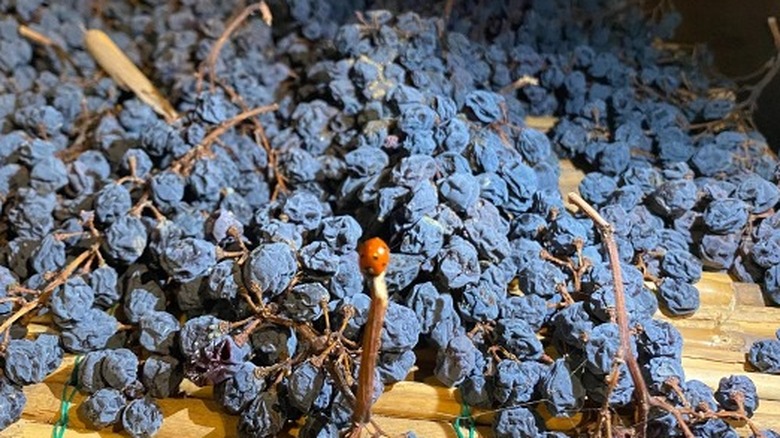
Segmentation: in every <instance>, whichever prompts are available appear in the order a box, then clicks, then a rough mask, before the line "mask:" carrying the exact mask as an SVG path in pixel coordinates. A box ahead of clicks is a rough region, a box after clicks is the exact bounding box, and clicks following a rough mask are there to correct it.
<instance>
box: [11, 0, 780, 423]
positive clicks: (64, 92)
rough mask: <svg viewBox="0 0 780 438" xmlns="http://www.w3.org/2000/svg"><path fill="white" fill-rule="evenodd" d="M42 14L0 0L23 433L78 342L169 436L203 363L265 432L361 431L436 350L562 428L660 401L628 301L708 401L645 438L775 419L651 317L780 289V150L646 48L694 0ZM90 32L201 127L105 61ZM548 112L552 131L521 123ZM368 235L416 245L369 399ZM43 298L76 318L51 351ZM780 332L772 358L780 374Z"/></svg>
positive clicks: (477, 388)
mask: <svg viewBox="0 0 780 438" xmlns="http://www.w3.org/2000/svg"><path fill="white" fill-rule="evenodd" d="M38 3H40V2H29V5H28V2H21V1H18V2H4V3H2V4H0V11H1V12H3V13H4V16H5V18H2V19H0V47H2V48H3V50H2V52H3V54H4V56H3V59H1V60H0V73H1V74H0V199H1V200H2V204H0V206H2V219H3V220H2V222H3V224H4V227H3V230H2V233H3V237H4V238H5V239H6V240H7V241H8V244H7V245H6V246H5V247H4V248H3V250H2V252H1V253H0V324H3V325H2V328H3V329H4V330H5V331H4V332H1V333H0V340H2V341H3V342H2V344H1V345H2V347H1V348H2V350H0V351H1V355H0V364H2V371H1V372H0V393H2V397H0V429H2V428H5V427H7V426H8V425H9V424H11V423H13V422H14V421H16V420H18V419H19V418H20V416H21V413H22V410H23V406H24V403H25V397H24V394H23V393H22V392H21V389H20V388H21V386H22V385H30V384H34V383H38V382H41V381H42V380H43V379H45V377H46V376H47V375H48V374H50V373H51V372H53V371H54V370H55V369H57V368H58V367H59V365H60V363H61V361H62V358H63V352H69V353H78V354H81V355H82V358H81V361H80V364H79V367H78V372H77V373H76V376H75V378H76V381H77V383H78V385H79V387H80V388H81V390H82V391H84V392H86V393H88V394H89V396H88V398H87V399H86V400H85V401H84V402H83V403H82V404H81V406H80V407H79V409H80V412H81V414H82V416H83V417H84V418H85V419H86V420H88V422H89V423H90V425H91V426H93V427H95V428H96V429H99V428H104V427H116V428H122V429H124V430H125V431H126V432H127V433H128V434H129V435H131V436H134V437H146V436H151V435H154V434H155V433H156V432H157V431H158V430H159V428H160V427H161V425H162V422H163V415H162V411H161V410H160V408H159V406H158V405H157V403H156V402H155V401H154V399H160V398H166V397H175V396H178V395H180V390H179V387H180V384H181V382H182V380H183V379H185V378H186V379H189V380H190V381H192V382H194V383H195V384H196V385H200V386H206V385H214V398H215V400H216V401H217V402H218V403H219V404H220V405H221V406H222V407H223V408H224V410H225V411H226V412H228V413H230V414H233V415H238V416H239V417H240V420H239V426H238V434H239V435H240V436H247V437H265V436H275V435H276V434H278V433H279V432H280V431H281V430H282V429H284V428H285V426H286V425H288V423H291V422H298V421H300V423H301V424H303V425H304V426H303V427H302V429H301V431H300V436H302V437H309V436H310V437H326V436H327V437H330V436H338V434H339V433H340V431H343V430H344V429H345V428H348V427H350V426H351V425H352V424H351V423H352V411H353V402H352V400H353V396H354V393H355V391H359V390H364V391H369V392H368V394H373V396H374V399H376V398H377V397H378V396H379V395H380V394H381V392H382V388H383V385H387V384H391V383H395V382H398V381H400V380H403V379H405V378H406V376H407V375H408V374H409V372H410V370H412V369H413V367H414V366H415V364H416V362H417V357H416V354H417V352H419V350H420V349H424V348H430V349H433V350H435V352H436V364H435V368H434V370H433V373H434V375H435V376H436V378H438V380H439V381H440V382H441V383H443V384H444V385H447V386H450V387H457V388H458V389H459V390H460V393H461V394H462V397H463V400H464V401H465V402H466V403H468V404H469V405H472V406H478V407H483V408H494V409H500V410H499V412H498V414H497V415H496V416H495V421H494V425H493V429H494V432H495V435H496V436H498V437H510V436H557V433H555V432H550V431H547V430H546V429H547V427H546V425H545V422H544V420H543V418H542V413H543V412H544V413H546V414H545V415H552V416H556V417H568V416H574V415H576V414H578V413H579V412H582V411H583V410H591V409H596V410H597V409H600V408H602V407H603V406H606V407H607V409H614V410H620V411H625V410H627V409H628V408H630V407H631V406H632V404H633V403H634V399H633V398H632V395H633V393H634V391H635V389H636V388H635V382H634V380H633V378H632V377H631V375H630V372H629V369H628V367H627V365H626V364H624V363H620V362H618V361H616V360H615V357H616V355H617V353H618V352H619V351H620V350H621V345H620V340H619V339H620V336H619V335H620V329H619V327H618V324H617V316H616V312H617V311H618V310H619V309H616V293H618V290H621V289H622V290H624V291H625V298H626V309H625V310H626V312H627V318H628V320H629V325H630V327H631V333H630V345H629V347H630V348H629V349H630V350H631V351H630V354H631V355H633V356H634V357H636V360H637V361H638V363H639V365H640V367H641V373H642V376H643V377H644V380H645V382H646V384H647V388H648V390H649V391H650V395H651V396H652V397H655V398H657V399H658V400H663V402H664V403H665V404H666V405H667V406H671V409H680V410H684V409H693V411H681V412H683V413H682V414H680V412H677V411H675V412H674V413H673V412H669V410H668V409H667V410H664V409H658V408H657V407H654V408H653V410H652V411H651V416H650V419H649V423H648V430H649V431H650V432H651V436H677V434H679V433H680V430H681V428H690V429H691V430H692V431H693V432H694V433H695V434H696V436H699V435H701V436H731V435H733V434H734V433H735V432H734V430H733V429H732V428H731V426H730V425H729V424H728V423H726V422H724V421H722V419H721V417H722V416H721V417H719V416H718V415H717V414H718V413H723V412H733V413H734V415H743V416H744V417H745V418H747V417H750V416H752V414H753V412H754V411H755V409H756V408H757V407H758V397H757V395H756V388H755V386H754V385H753V384H752V383H751V382H750V380H749V379H747V378H746V377H744V376H730V377H727V378H724V379H723V380H722V381H721V382H720V385H719V387H718V389H717V391H714V392H713V391H712V390H711V389H709V388H707V387H706V386H705V385H704V384H703V383H701V382H699V381H696V380H687V379H686V377H685V373H684V370H683V368H682V365H681V358H682V343H683V339H682V337H681V335H680V333H679V332H678V331H677V330H676V329H675V328H674V326H672V325H671V324H669V323H667V322H663V321H660V320H654V319H653V315H654V314H655V313H656V311H657V310H658V309H659V308H660V309H661V311H663V312H665V313H667V314H669V315H673V316H684V315H690V314H692V313H693V312H695V311H696V310H697V309H698V307H699V295H698V291H697V289H696V288H695V287H694V284H695V283H696V282H697V281H698V280H699V279H700V278H701V276H702V272H703V271H704V270H715V271H728V272H729V273H731V274H732V275H733V276H734V277H735V278H737V279H739V280H742V281H751V282H756V283H761V284H762V285H763V287H764V289H765V292H766V294H767V296H768V297H769V298H770V299H772V300H774V301H775V302H776V303H778V304H780V225H778V224H780V216H778V214H777V213H775V211H774V209H775V207H776V205H777V204H778V202H779V201H780V189H778V185H777V182H778V176H779V175H780V172H778V171H777V163H776V161H775V160H774V159H773V158H770V156H769V155H768V154H767V146H766V142H765V141H764V140H763V139H762V137H761V135H760V134H759V133H757V132H755V131H753V130H745V129H743V128H744V126H739V122H740V120H742V119H740V118H739V117H736V116H735V114H737V112H736V111H737V110H738V105H737V102H736V101H735V97H734V93H733V91H732V90H733V89H734V88H735V85H734V84H732V83H729V82H728V81H725V80H722V79H713V78H712V77H710V76H708V75H707V74H705V73H704V72H705V71H706V69H707V68H708V67H709V66H710V64H709V63H710V60H709V58H708V57H707V56H706V52H704V54H702V53H699V52H697V53H696V56H688V55H686V56H683V55H682V54H680V53H677V52H673V51H671V50H670V49H667V48H663V47H659V46H657V45H654V44H652V42H653V40H654V39H655V38H669V37H670V36H671V35H672V32H673V30H674V28H675V27H676V25H677V24H678V23H679V15H678V14H677V13H676V12H673V11H668V13H667V14H663V15H662V16H661V18H658V17H656V18H658V19H652V18H651V17H648V16H646V15H645V14H644V13H643V12H642V11H641V10H639V9H638V8H637V7H636V6H634V5H633V4H626V5H623V4H622V2H616V1H612V0H589V1H583V2H578V5H577V7H574V6H572V4H571V2H567V1H518V2H511V1H510V2H507V5H501V3H502V2H487V3H488V4H484V5H482V7H480V8H478V9H477V10H472V9H471V7H470V6H469V5H468V4H467V3H468V2H455V6H454V9H453V10H452V11H451V15H450V16H449V17H447V19H448V21H446V22H445V21H444V20H442V18H441V17H440V14H441V11H442V10H445V9H447V8H445V7H444V4H445V3H447V2H445V1H436V2H430V3H428V4H425V5H420V4H416V3H419V2H408V1H404V0H392V1H391V0H376V1H357V0H355V1H352V2H342V1H307V0H303V1H298V0H295V1H293V0H276V1H270V2H269V5H270V10H271V12H272V15H273V24H272V25H269V24H268V23H267V22H265V21H264V20H263V19H262V17H254V16H251V17H248V18H247V17H244V21H243V22H241V23H236V26H231V25H230V24H228V23H230V17H235V16H236V14H235V12H236V9H237V8H239V6H237V5H238V4H239V3H241V2H231V1H227V2H211V1H205V0H204V1H200V0H187V1H182V2H159V4H157V2H121V1H107V2H102V7H101V10H100V14H97V15H96V14H95V13H94V12H95V11H94V10H92V9H91V8H88V7H86V6H84V5H83V4H82V3H84V2H78V1H64V2H56V4H51V5H46V6H43V5H39V4H38ZM616 6H619V7H616ZM605 10H609V11H612V10H614V12H613V13H611V14H604V11H605ZM355 11H365V12H360V13H358V14H355ZM412 11H415V12H412ZM239 16H240V14H239ZM22 25H24V26H26V29H30V30H32V31H34V32H38V33H40V34H42V35H45V36H46V37H48V38H49V39H50V40H51V44H49V45H39V44H36V43H35V42H34V41H30V40H29V39H27V38H25V37H23V36H21V34H20V26H22ZM84 28H99V29H103V30H104V31H105V32H106V33H107V34H108V35H109V36H110V37H111V38H112V39H113V40H114V41H115V42H116V44H117V45H118V46H119V47H120V49H121V50H122V51H123V52H124V53H125V54H126V55H127V56H128V57H129V58H130V59H131V60H132V61H133V62H135V63H136V64H137V65H139V66H141V67H142V70H143V71H145V72H148V74H149V76H150V78H151V79H152V82H154V83H155V85H156V86H158V87H159V88H160V89H161V90H162V91H163V94H164V95H165V96H167V97H168V98H169V99H170V100H171V102H172V103H173V105H174V106H175V108H176V110H177V111H178V112H179V114H180V117H179V118H178V119H176V120H173V121H166V120H165V119H164V118H163V117H161V116H159V115H158V114H156V113H155V111H154V109H153V108H152V107H151V106H149V105H147V104H146V103H144V101H142V100H141V99H140V98H139V97H136V96H134V95H133V94H132V93H127V92H125V91H123V89H121V88H119V85H121V84H117V83H116V82H115V81H113V80H112V79H110V78H108V77H104V76H101V75H100V73H99V72H100V69H99V67H98V66H97V64H96V62H95V60H94V59H93V57H92V54H90V52H89V51H88V48H87V47H86V46H85V44H84V37H83V31H82V29H84ZM54 47H56V48H58V49H61V50H54ZM62 53H65V54H67V56H61V55H62ZM666 55H674V56H673V57H670V56H666ZM669 59H672V60H673V61H671V62H669ZM662 61H663V62H662ZM713 90H720V91H721V92H720V93H713V92H712V91H713ZM255 109H258V110H257V111H256V112H254V113H251V111H253V110H255ZM249 113H251V114H254V115H253V116H252V117H248V116H247V114H249ZM542 115H544V116H549V115H551V116H556V117H557V118H559V122H558V123H557V125H556V126H555V128H554V129H553V130H552V131H551V132H550V133H549V135H546V134H544V133H542V132H540V131H537V130H535V129H532V128H530V127H528V126H526V122H525V120H526V118H527V117H528V116H542ZM565 157H571V158H575V159H576V160H575V161H577V162H578V163H582V165H583V167H584V168H585V169H586V170H587V174H586V176H585V178H584V179H583V181H582V183H581V184H580V187H579V190H580V193H581V194H582V196H583V197H584V198H585V199H586V200H587V201H589V202H590V203H591V204H592V205H594V206H595V207H596V208H597V210H598V212H599V213H600V214H601V215H602V216H603V217H604V218H606V219H607V220H608V221H609V222H610V223H612V224H613V226H614V235H615V239H616V242H617V246H618V248H619V255H620V257H621V261H620V265H621V266H620V268H621V270H622V274H623V284H622V285H616V284H615V282H614V280H613V277H612V272H613V267H612V266H610V262H609V257H608V254H607V253H606V250H605V248H604V246H603V243H604V241H603V240H602V237H601V236H600V234H599V233H598V230H597V228H596V227H595V226H594V224H593V223H592V222H591V219H589V218H588V217H586V216H585V215H583V214H581V213H572V212H571V211H570V210H568V209H567V208H566V207H565V205H564V202H563V199H562V197H561V195H560V193H559V191H558V190H559V189H558V179H559V176H560V168H559V164H558V163H559V159H560V158H565ZM368 236H381V237H382V238H384V240H385V241H387V242H388V243H389V246H390V248H391V251H392V257H391V258H390V263H389V265H388V266H387V272H386V283H387V288H388V291H389V293H390V295H391V296H390V304H389V306H388V309H387V316H386V318H385V323H384V327H383V330H382V333H381V348H380V353H379V362H378V364H377V368H376V378H375V379H374V381H375V382H376V387H375V388H358V387H357V385H356V381H357V376H358V372H359V369H360V367H361V366H362V365H364V364H361V363H360V354H359V351H360V342H361V340H362V328H363V326H364V325H365V324H366V322H367V318H368V309H369V307H370V304H371V296H370V294H369V292H368V290H367V287H366V286H365V278H364V275H363V273H362V272H361V269H360V264H359V256H358V245H359V242H360V241H361V240H362V239H364V238H365V237H368ZM646 281H649V282H650V283H651V284H652V287H649V286H648V285H647V283H646ZM38 309H40V310H42V311H43V312H41V313H45V314H47V315H48V316H46V317H47V318H50V320H51V321H52V324H53V325H54V326H55V328H56V329H57V332H58V335H56V336H55V335H48V334H45V335H39V336H37V338H36V337H34V336H27V335H28V333H26V330H25V327H24V322H25V321H26V319H27V316H28V315H31V313H30V312H31V311H32V310H36V311H37V310H38ZM6 329H7V330H6ZM25 338H28V339H25ZM778 342H780V341H764V342H761V343H757V344H756V345H754V347H753V349H752V350H751V352H750V355H749V359H750V362H751V363H753V364H754V365H755V366H756V367H757V368H759V369H760V370H762V371H767V372H773V373H780V346H779V345H780V344H778ZM627 350H628V349H627ZM611 382H612V384H611ZM371 391H373V392H371ZM691 406H693V408H691ZM674 414H679V415H674ZM681 418H682V419H683V420H685V422H684V424H680V423H678V421H679V419H681ZM688 423H690V425H689V424H688Z"/></svg>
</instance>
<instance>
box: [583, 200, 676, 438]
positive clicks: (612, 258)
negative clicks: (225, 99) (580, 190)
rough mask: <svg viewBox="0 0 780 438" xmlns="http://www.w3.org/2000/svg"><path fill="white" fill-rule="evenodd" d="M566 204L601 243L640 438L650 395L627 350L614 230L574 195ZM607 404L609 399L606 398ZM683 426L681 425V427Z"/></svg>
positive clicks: (627, 330) (644, 430)
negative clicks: (598, 235) (587, 222)
mask: <svg viewBox="0 0 780 438" xmlns="http://www.w3.org/2000/svg"><path fill="white" fill-rule="evenodd" d="M569 202H571V203H572V204H574V205H576V206H577V207H579V209H580V210H581V211H582V212H583V213H585V214H586V215H587V216H588V217H589V218H590V220H592V221H593V223H595V224H596V227H597V228H598V229H599V232H600V233H601V240H602V242H603V243H604V246H605V247H606V249H607V254H608V256H609V264H610V267H611V268H612V269H611V270H612V282H613V284H614V287H615V320H616V322H617V325H618V332H619V334H620V353H619V355H620V356H621V357H620V358H619V359H622V360H623V361H624V362H625V363H626V365H627V366H628V372H629V374H630V375H631V380H633V382H634V398H635V399H636V402H637V412H636V416H637V418H636V421H637V430H636V436H637V437H638V438H643V437H644V436H645V435H646V433H647V417H648V413H649V406H650V403H651V399H650V393H649V392H648V391H647V386H646V385H645V380H644V378H643V377H642V370H641V369H640V368H639V363H638V362H637V360H636V357H635V356H634V355H633V354H632V349H631V330H630V328H629V326H628V312H626V296H625V289H624V287H623V271H622V269H621V267H620V254H619V253H618V248H617V244H615V237H614V229H613V228H612V224H610V223H609V222H607V220H606V219H604V218H603V217H602V216H601V215H600V214H599V212H598V211H596V209H595V208H593V207H592V206H591V205H590V204H588V203H587V201H585V200H584V199H582V197H581V196H580V195H578V194H577V193H569ZM607 400H609V395H607ZM682 424H684V423H682Z"/></svg>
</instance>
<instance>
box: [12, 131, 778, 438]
mask: <svg viewBox="0 0 780 438" xmlns="http://www.w3.org/2000/svg"><path fill="white" fill-rule="evenodd" d="M538 123H542V122H538ZM529 125H530V123H529ZM561 169H562V175H561V191H562V192H563V193H564V194H565V193H567V192H568V191H572V190H576V187H577V185H578V184H579V181H580V180H581V178H582V173H581V172H580V171H578V170H577V169H575V168H574V167H573V166H572V165H571V163H569V162H568V161H562V162H561ZM697 287H698V289H699V291H700V293H701V302H702V304H701V309H700V310H699V312H697V313H696V314H695V315H693V316H691V317H687V318H674V319H669V318H667V317H665V316H663V315H660V314H659V315H657V316H658V317H659V318H662V319H667V320H669V321H671V322H672V324H674V325H675V326H676V327H677V328H678V329H679V330H680V332H681V333H682V335H683V337H684V339H685V347H684V349H683V365H684V367H685V371H686V377H687V378H689V379H699V380H702V381H703V382H705V383H706V384H708V385H710V386H712V387H716V386H717V384H718V381H719V379H720V378H721V377H724V376H728V375H731V374H747V375H749V376H750V377H751V378H752V379H753V381H754V382H755V383H756V386H757V387H758V393H759V397H760V406H759V409H758V411H757V412H756V415H755V417H754V420H755V421H756V423H757V424H758V425H759V426H760V427H763V428H774V429H777V430H780V376H772V375H767V374H759V373H754V372H750V371H747V370H746V367H745V352H746V351H747V349H748V348H749V347H750V345H751V343H752V342H753V341H754V340H756V339H764V338H770V337H773V336H774V332H775V330H776V329H777V327H778V326H780V309H779V308H770V307H765V306H764V302H763V299H762V298H761V291H760V289H759V288H758V286H756V285H752V284H735V283H733V282H732V281H731V279H730V278H729V277H728V275H726V274H722V273H705V274H704V276H703V278H702V280H701V281H700V282H699V283H698V284H697ZM49 330H50V328H49V327H48V326H47V325H46V324H34V325H32V326H31V327H30V331H31V332H43V331H49ZM72 366H73V357H72V356H68V357H66V359H65V361H64V362H63V365H62V367H61V368H60V369H59V370H58V371H57V372H55V373H54V374H52V375H51V376H50V377H49V378H48V379H47V380H46V382H44V383H41V384H38V385H32V386H28V387H26V388H25V394H26V395H27V398H28V403H27V407H26V409H25V411H24V414H23V417H22V420H21V421H20V422H19V423H17V424H15V425H13V426H11V427H9V428H8V429H6V430H5V431H3V432H0V438H6V437H30V438H32V437H36V438H37V437H48V436H51V432H52V425H53V424H54V422H55V421H56V420H57V418H58V415H59V409H60V395H61V393H62V387H63V384H64V382H65V381H66V380H67V379H68V376H69V375H70V372H71V369H72ZM182 390H183V395H184V396H183V397H182V398H175V399H165V400H160V401H159V404H160V406H161V408H162V410H163V412H164V414H165V417H166V418H165V421H164V423H163V427H162V429H161V431H160V434H159V435H158V436H159V437H162V438H168V437H175V438H181V437H187V438H206V437H234V436H236V424H237V418H236V417H234V416H230V415H226V414H224V413H223V412H222V411H221V410H220V409H219V407H218V406H217V405H216V403H214V402H212V401H211V400H210V397H211V389H210V388H197V387H196V386H194V385H192V384H191V383H187V382H185V384H183V386H182ZM81 400H83V396H82V395H78V396H77V397H76V398H75V400H74V404H73V406H72V407H71V409H70V415H71V422H70V426H69V428H68V430H67V432H66V433H65V436H66V437H71V436H73V437H98V436H99V437H114V436H117V437H118V436H122V435H119V434H117V433H114V432H112V431H110V430H108V431H106V430H102V431H100V432H95V431H90V430H88V429H87V428H86V426H85V424H84V422H83V421H82V420H81V419H80V418H79V417H78V414H77V411H76V410H77V408H76V407H77V406H78V403H79V402H80V401H81ZM460 409H461V405H460V403H459V399H458V396H457V392H456V391H455V390H453V389H450V388H445V387H442V386H440V385H435V382H432V381H431V379H428V380H426V381H425V383H423V382H414V381H408V382H399V383H397V384H395V385H393V386H392V387H389V388H388V389H387V391H386V392H385V393H384V394H383V395H382V397H381V398H380V399H379V401H378V402H377V404H376V405H375V407H374V416H375V419H376V421H377V423H378V424H380V425H381V427H382V428H383V429H384V431H385V432H387V433H388V434H390V435H393V436H397V435H400V434H402V433H403V432H406V431H408V430H414V431H415V432H416V433H417V435H418V436H420V437H431V438H439V437H455V436H456V434H455V431H454V429H453V427H452V421H453V420H454V419H455V418H456V417H457V416H458V415H459V413H460ZM473 413H474V416H475V419H476V420H477V423H478V424H479V428H478V430H477V434H478V436H489V424H490V422H491V421H492V418H493V415H494V413H493V412H487V411H480V410H475V411H474V412H473ZM577 421H578V419H577V418H575V419H556V420H552V421H551V422H550V423H549V424H550V425H554V427H556V428H560V429H567V428H571V427H573V426H574V425H575V424H576V422H577ZM291 432H292V433H294V428H293V430H292V431H291ZM740 432H741V433H742V434H743V435H744V436H747V435H748V432H747V430H746V429H744V428H742V429H740ZM286 436H291V435H286Z"/></svg>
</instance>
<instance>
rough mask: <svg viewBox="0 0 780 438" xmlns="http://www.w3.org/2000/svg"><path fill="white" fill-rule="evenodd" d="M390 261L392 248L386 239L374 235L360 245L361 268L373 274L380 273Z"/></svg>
mask: <svg viewBox="0 0 780 438" xmlns="http://www.w3.org/2000/svg"><path fill="white" fill-rule="evenodd" d="M389 262H390V248H389V247H388V246H387V244H386V243H385V241H384V240H382V239H380V238H379V237H372V238H370V239H368V240H366V241H365V242H363V243H362V244H361V245H360V269H362V270H363V271H364V272H367V273H369V274H371V275H379V274H381V273H382V272H384V271H385V269H387V264H388V263H389Z"/></svg>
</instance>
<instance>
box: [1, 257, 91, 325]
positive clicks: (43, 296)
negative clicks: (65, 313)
mask: <svg viewBox="0 0 780 438" xmlns="http://www.w3.org/2000/svg"><path fill="white" fill-rule="evenodd" d="M99 250H100V246H99V244H94V245H93V246H92V247H90V249H88V250H87V251H84V252H82V253H81V254H79V256H78V257H76V258H75V259H73V261H71V262H70V263H69V264H68V266H66V267H65V268H63V269H62V270H61V271H60V272H59V274H57V276H56V277H54V279H52V280H51V281H50V282H49V283H48V284H47V285H46V287H44V288H43V290H42V291H41V293H40V295H38V296H37V297H36V298H35V299H34V300H32V301H30V302H29V303H27V304H25V305H24V306H22V307H20V308H19V310H17V311H16V313H14V314H13V315H11V316H10V317H9V318H8V319H6V320H5V321H3V323H2V324H0V333H4V332H5V331H6V330H8V329H9V328H11V326H12V325H13V323H14V322H16V321H18V320H19V319H21V318H22V317H23V316H24V315H26V314H28V313H30V312H32V311H33V310H35V309H36V308H37V307H38V306H39V305H41V304H43V303H45V302H46V300H48V299H49V295H51V294H52V292H54V290H55V289H57V288H58V287H59V286H61V285H62V284H64V283H65V282H66V281H68V279H69V278H70V276H71V275H73V273H74V272H76V270H77V269H78V268H79V267H80V266H81V265H82V264H83V263H84V262H85V261H87V260H88V259H89V258H90V257H91V256H93V255H94V253H95V252H97V251H99Z"/></svg>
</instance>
